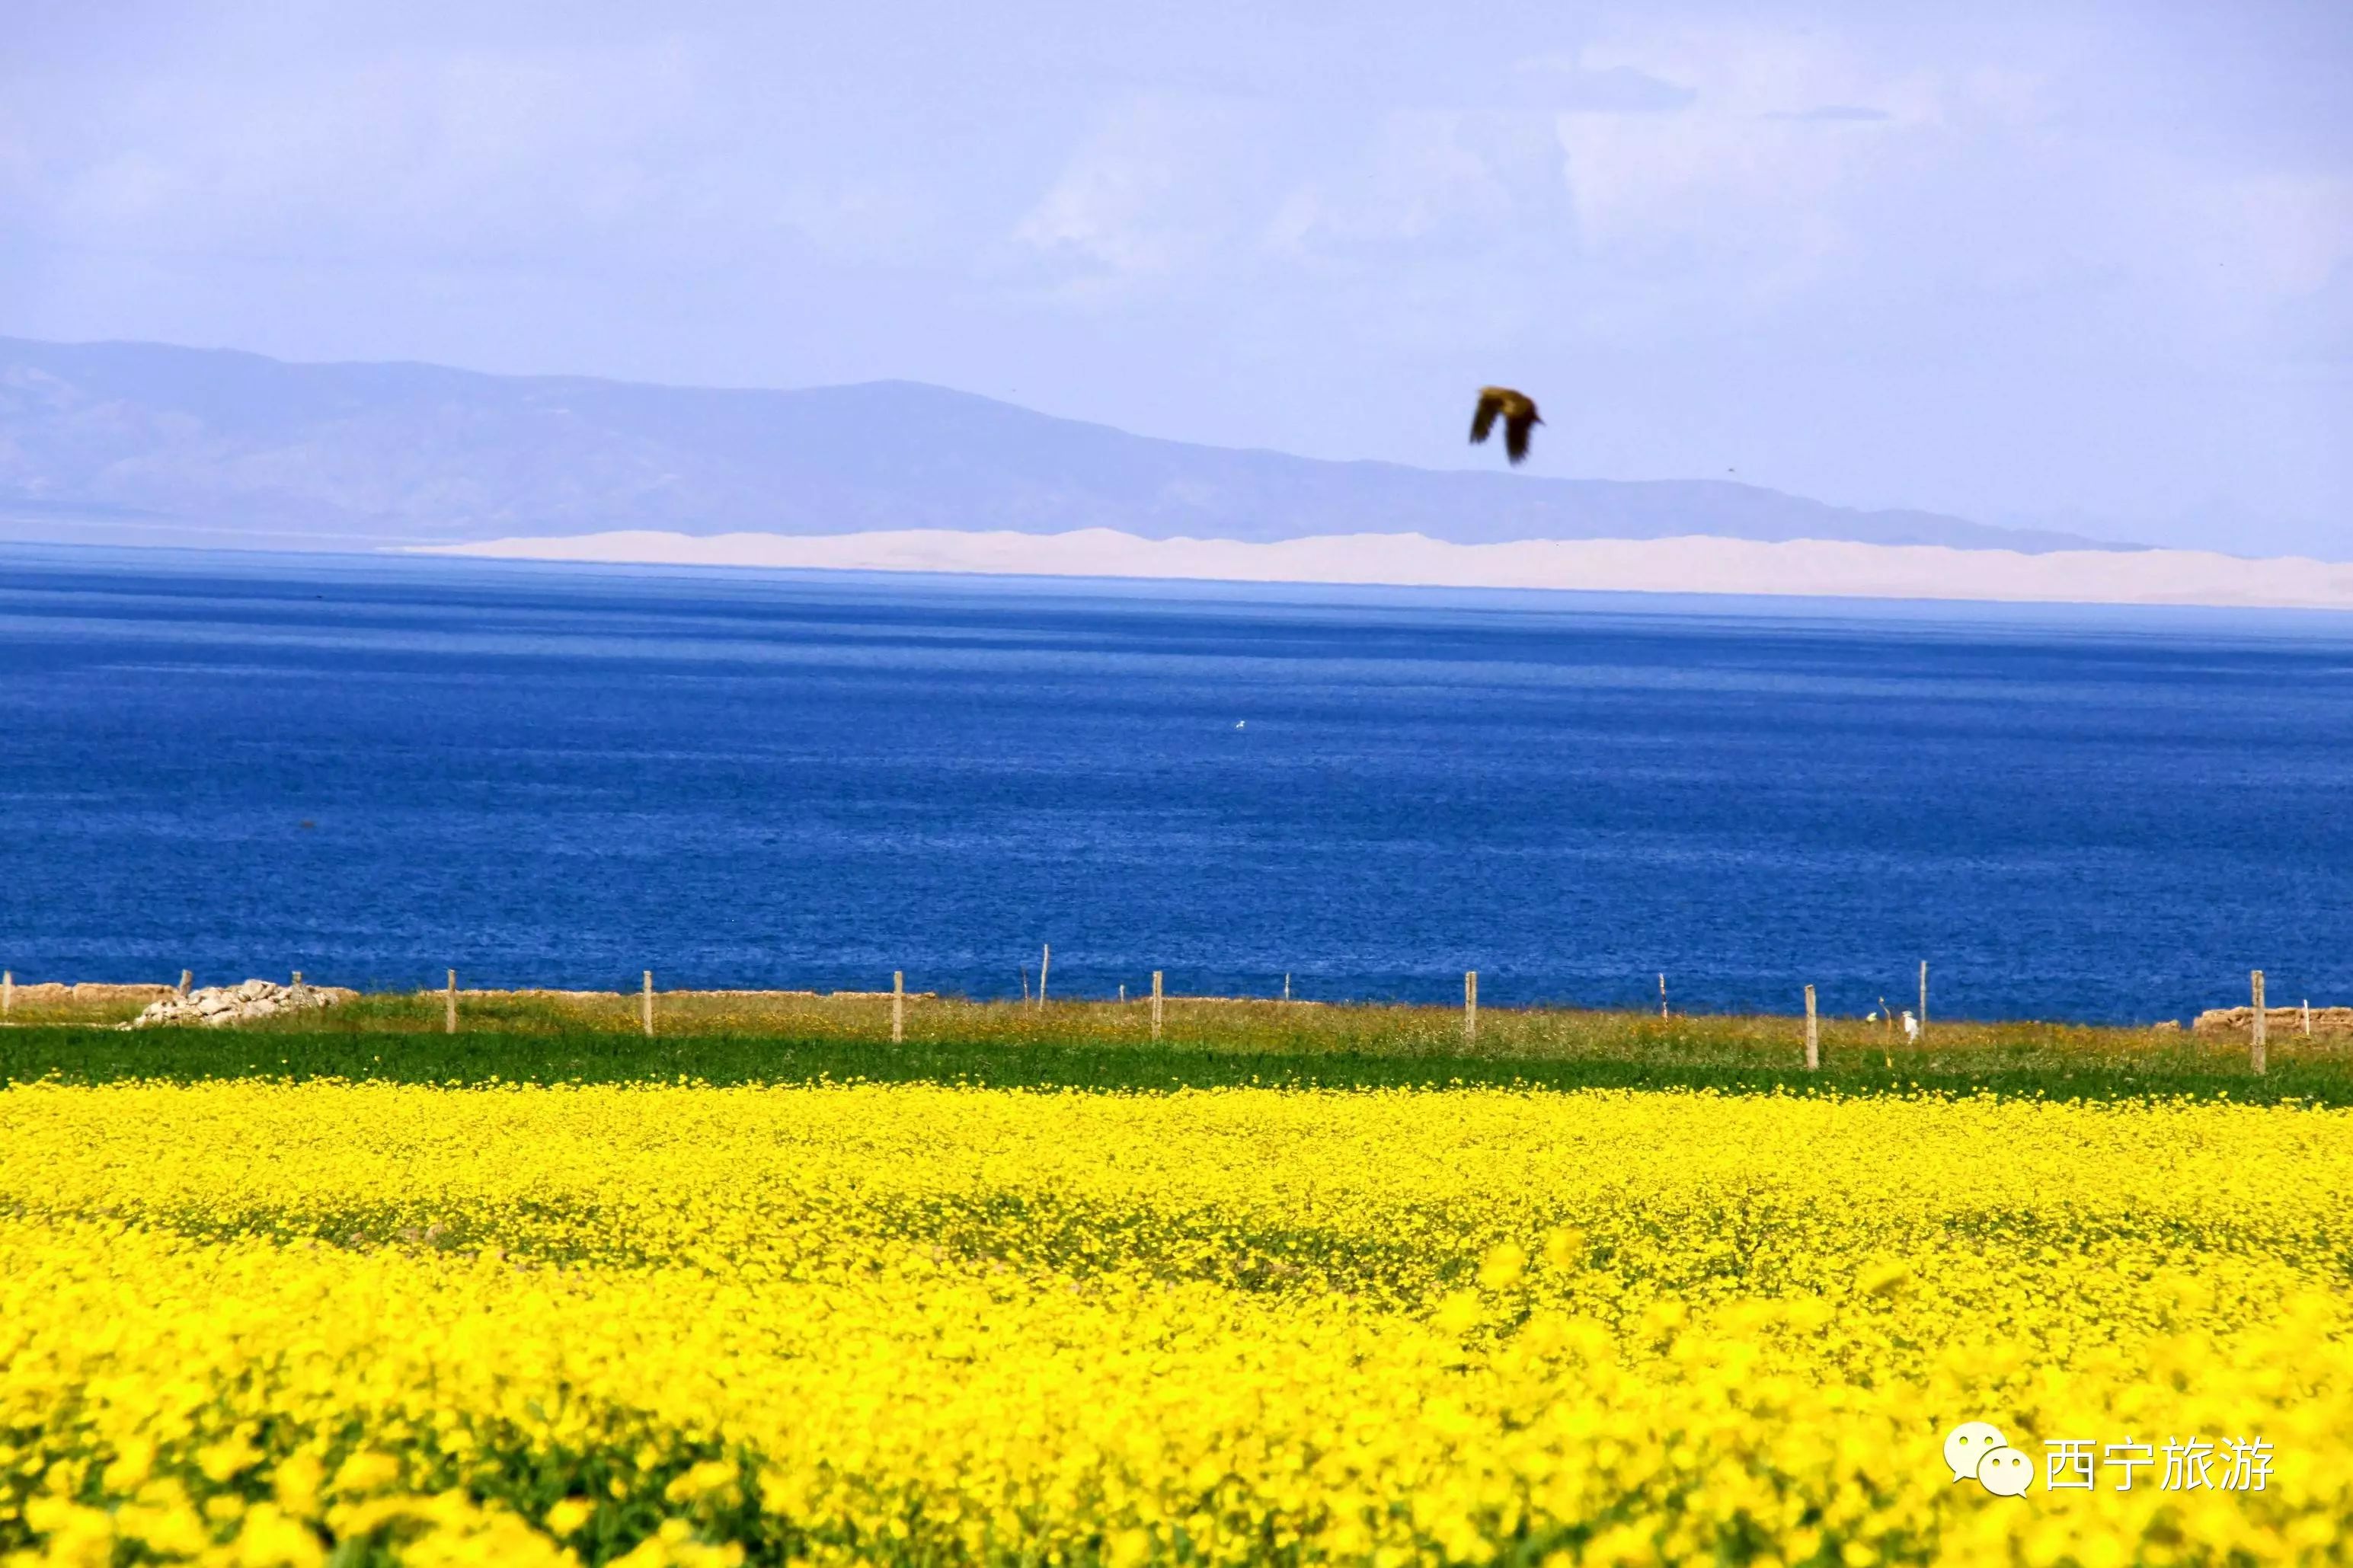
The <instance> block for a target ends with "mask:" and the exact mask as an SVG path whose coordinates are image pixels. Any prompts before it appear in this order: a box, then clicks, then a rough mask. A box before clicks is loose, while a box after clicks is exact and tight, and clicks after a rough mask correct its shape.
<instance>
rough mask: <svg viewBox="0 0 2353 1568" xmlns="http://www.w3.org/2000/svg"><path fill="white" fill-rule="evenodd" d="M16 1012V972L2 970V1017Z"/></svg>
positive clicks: (0, 979) (0, 976)
mask: <svg viewBox="0 0 2353 1568" xmlns="http://www.w3.org/2000/svg"><path fill="white" fill-rule="evenodd" d="M15 1011H16V971H15V970H13V969H0V1017H5V1016H7V1015H8V1014H10V1013H13V1012H15Z"/></svg>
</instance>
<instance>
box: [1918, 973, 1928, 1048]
mask: <svg viewBox="0 0 2353 1568" xmlns="http://www.w3.org/2000/svg"><path fill="white" fill-rule="evenodd" d="M1927 1038H1928V961H1927V960H1926V959H1925V958H1924V959H1922V960H1921V961H1920V1039H1921V1041H1923V1042H1925V1041H1926V1039H1927Z"/></svg>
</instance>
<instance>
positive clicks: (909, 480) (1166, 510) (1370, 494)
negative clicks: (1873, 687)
mask: <svg viewBox="0 0 2353 1568" xmlns="http://www.w3.org/2000/svg"><path fill="white" fill-rule="evenodd" d="M0 520H6V521H10V522H12V523H13V524H15V525H16V530H17V531H22V530H23V529H25V528H26V527H27V526H32V527H35V528H37V529H39V530H41V531H46V532H47V533H48V534H49V535H50V536H51V537H56V536H58V534H59V532H60V531H62V532H64V533H65V534H67V535H69V536H72V537H79V538H86V539H88V540H90V541H91V542H108V541H110V540H120V541H122V542H198V541H201V540H206V539H209V540H212V541H214V542H249V543H252V544H257V545H274V546H279V547H286V546H293V547H309V548H346V549H348V548H353V547H363V548H364V547H372V546H379V545H388V544H418V543H431V542H457V541H464V540H478V539H486V538H491V537H497V536H514V535H545V534H581V533H592V532H598V531H607V530H619V529H646V530H666V531H675V532H680V533H687V534H697V535H705V534H715V533H723V532H737V531H754V532H766V533H776V534H789V535H814V534H845V533H861V532H867V531H878V530H896V529H948V530H955V531H980V530H996V529H1011V530H1015V531H1022V532H1029V533H1059V532H1064V531H1071V530H1074V529H1082V528H1107V529H1113V530H1117V531H1122V532H1125V533H1130V534H1134V535H1138V536H1140V537H1143V538H1146V539H1170V538H1177V537H1189V538H1199V539H1230V540H1241V541H1250V542H1271V541H1278V540H1288V539H1300V538H1308V537H1314V536H1320V535H1331V534H1344V533H1407V532H1413V533H1421V534H1425V535H1428V536H1429V537H1430V538H1432V539H1439V540H1446V541H1451V542H1455V543H1460V544H1480V543H1497V542H1513V541H1522V540H1575V539H1626V540H1644V539H1662V538H1671V537H1675V536H1679V535H1691V534H1703V535H1715V536H1719V537H1725V538H1732V539H1746V540H1757V541H1767V542H1770V541H1783V540H1797V539H1817V540H1844V541H1854V542H1863V543H1872V544H1945V545H1953V546H1957V547H1960V548H1965V549H2002V550H2015V551H2021V552H2030V553H2041V552H2050V551H2054V550H2082V549H2105V550H2113V549H2131V548H2134V547H2133V546H2129V545H2116V544H2112V543H2107V542H2100V541H2094V540H2089V539H2083V538H2078V537H2076V536H2073V535H2071V534H2064V533H2057V532H2047V531H2029V530H2022V529H2009V528H1997V527H1992V526H1989V525H1987V524H1984V523H1976V522H1969V521H1964V520H1962V519H1960V518H1956V517H1946V516H1942V515H1939V514H1937V513H1935V512H1926V511H1903V510H1897V511H1863V510H1852V509H1849V508H1845V507H1836V506H1829V505H1825V504H1824V503H1822V502H1820V501H1812V500H1803V499H1801V498H1799V497H1797V496H1790V495H1784V494H1782V493H1780V492H1778V491H1776V490H1769V489H1759V488H1757V486H1754V485H1742V484H1728V483H1724V482H1721V481H1717V480H1645V481H1637V482H1625V483H1621V482H1613V481H1605V480H1599V479H1536V478H1532V477H1529V476H1526V475H1522V474H1514V473H1507V472H1494V473H1479V472H1472V471H1445V470H1436V469H1428V468H1407V467H1405V466H1403V465H1400V464H1395V463H1376V462H1351V463H1335V462H1324V461H1319V460H1316V459H1314V458H1294V457H1288V456H1285V455H1283V454H1282V453H1278V452H1264V451H1241V450H1235V449H1231V448H1228V447H1203V446H1195V445H1192V444H1190V443H1187V442H1182V441H1164V440H1157V439H1155V438H1153V437H1145V436H1133V435H1129V434H1128V433H1126V432H1125V431H1122V430H1114V429H1113V428H1111V427H1109V426H1103V425H1091V424H1086V423H1083V422H1082V421H1079V420H1073V419H1058V418H1055V417H1052V416H1048V415H1044V414H1038V413H1034V412H1032V411H1030V410H1029V409H1026V408H1019V407H1017V406H1015V405H1011V404H1008V403H999V402H997V401H995V400H994V399H991V398H987V397H978V396H975V395H972V394H969V393H963V392H952V391H949V390H947V389H946V388H944V387H937V386H927V385H923V384H919V383H914V382H902V381H885V382H871V383H867V384H860V385H855V386H825V387H812V388H808V389H806V390H802V391H797V392H765V391H724V390H716V389H708V388H694V387H670V386H650V385H639V384H629V383H624V382H612V381H597V380H592V379H589V378H586V377H579V376H503V375H483V374H476V373H474V372H470V371H461V370H450V369H447V368H444V367H441V366H438V365H427V364H289V363H283V362H280V361H278V360H272V359H266V358H263V357H262V356H260V355H259V354H248V353H230V352H226V351H219V350H198V349H185V348H174V347H169V346H165V345H163V344H156V343H46V342H28V341H26V340H23V339H14V338H0Z"/></svg>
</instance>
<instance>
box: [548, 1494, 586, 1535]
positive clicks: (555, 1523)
mask: <svg viewBox="0 0 2353 1568" xmlns="http://www.w3.org/2000/svg"><path fill="white" fill-rule="evenodd" d="M595 1514H596V1504H595V1503H592V1502H590V1501H589V1500H587V1499H586V1498H576V1497H568V1498H565V1499H564V1500H562V1501H561V1502H558V1503H556V1504H554V1506H553V1507H551V1508H550V1509H549V1510H547V1532H548V1533H549V1534H550V1535H570V1534H571V1533H573V1532H574V1531H576V1530H578V1529H579V1528H580V1527H581V1526H582V1525H584V1524H586V1523H587V1522H588V1521H589V1520H590V1518H592V1517H593V1516H594V1515H595Z"/></svg>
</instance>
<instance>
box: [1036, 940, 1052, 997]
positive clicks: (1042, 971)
mask: <svg viewBox="0 0 2353 1568" xmlns="http://www.w3.org/2000/svg"><path fill="white" fill-rule="evenodd" d="M1053 962H1054V944H1053V943H1052V942H1044V943H1041V944H1040V945H1039V949H1038V1005H1039V1006H1040V1007H1043V1006H1045V1005H1046V971H1047V969H1048V968H1049V967H1050V966H1051V964H1052V963H1053Z"/></svg>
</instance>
